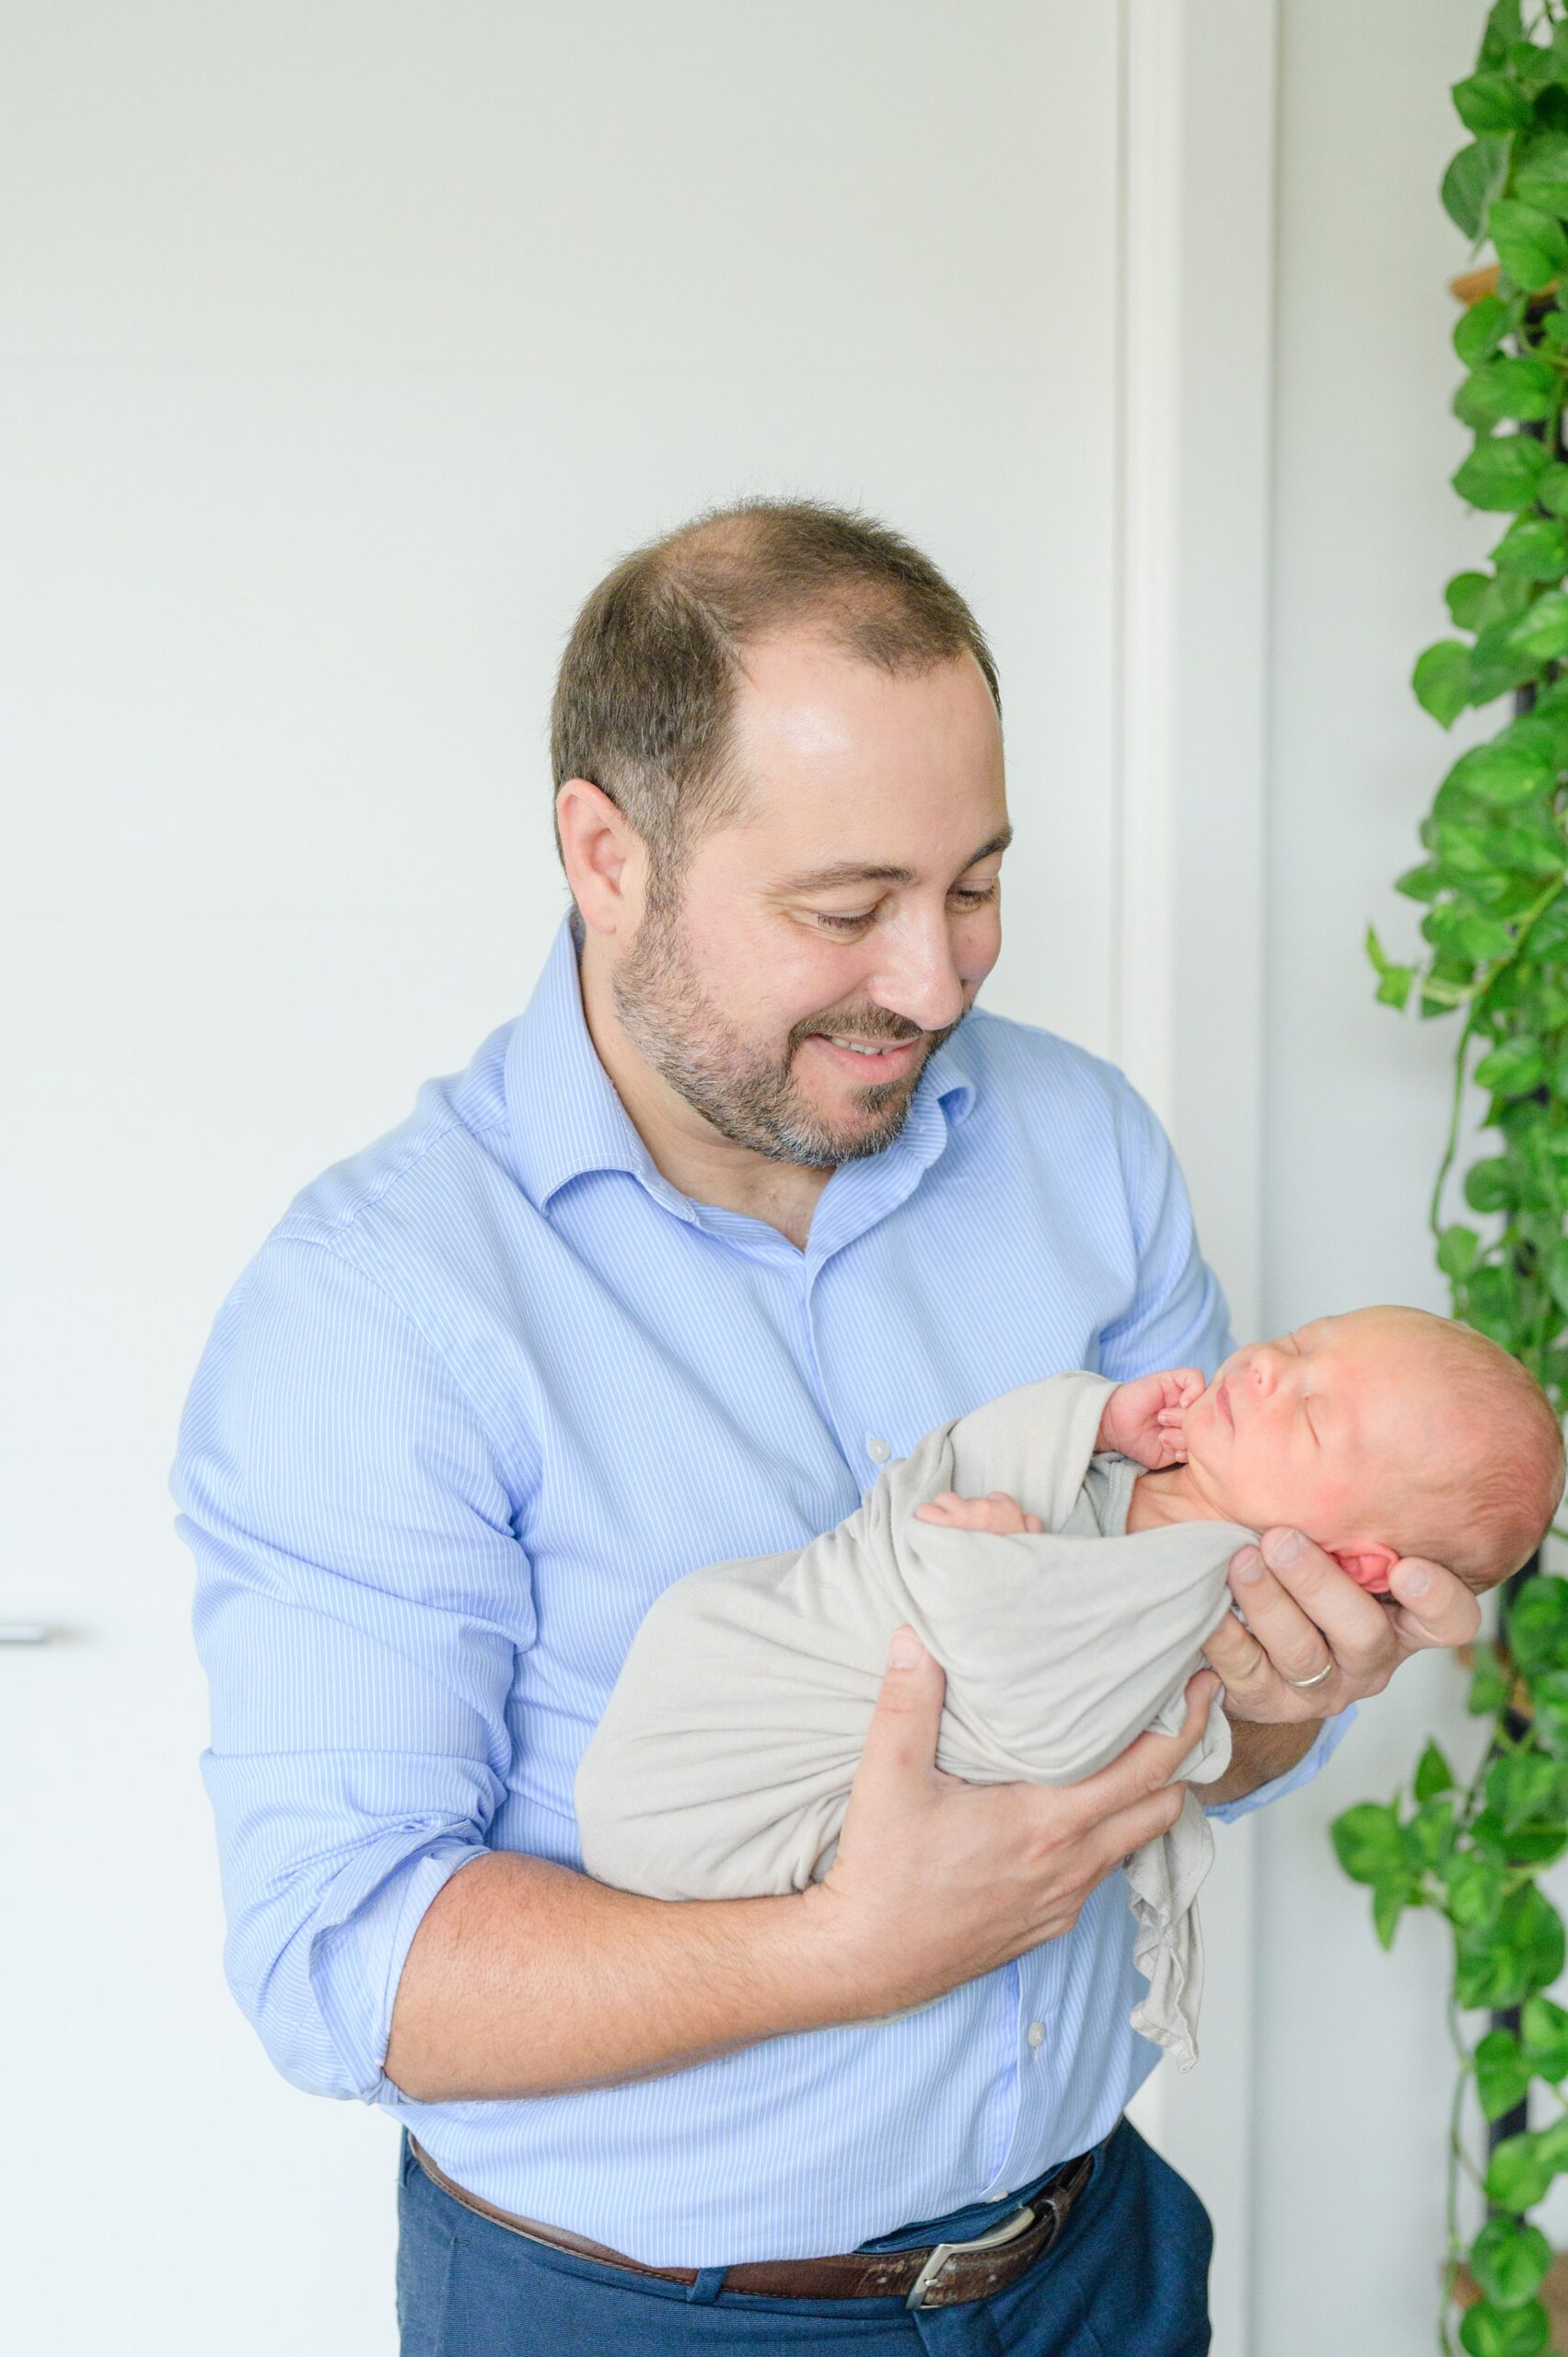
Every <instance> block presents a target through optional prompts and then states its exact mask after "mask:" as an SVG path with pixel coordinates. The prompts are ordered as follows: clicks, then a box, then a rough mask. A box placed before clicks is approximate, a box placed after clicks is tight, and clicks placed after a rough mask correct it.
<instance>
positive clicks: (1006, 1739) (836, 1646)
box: [576, 1308, 1563, 2067]
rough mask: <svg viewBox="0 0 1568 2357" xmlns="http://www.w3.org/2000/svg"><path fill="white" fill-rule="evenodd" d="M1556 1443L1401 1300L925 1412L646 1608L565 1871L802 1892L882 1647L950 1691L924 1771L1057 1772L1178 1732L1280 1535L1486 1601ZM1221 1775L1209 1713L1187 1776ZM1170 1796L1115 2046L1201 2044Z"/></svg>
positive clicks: (1547, 1479) (1134, 1888)
mask: <svg viewBox="0 0 1568 2357" xmlns="http://www.w3.org/2000/svg"><path fill="white" fill-rule="evenodd" d="M1562 1466H1563V1459H1562V1434H1561V1432H1560V1430H1559V1427H1558V1424H1557V1421H1556V1418H1555V1417H1554V1415H1553V1413H1552V1411H1551V1407H1550V1406H1549V1404H1548V1402H1547V1400H1546V1399H1545V1397H1544V1395H1543V1394H1542V1393H1541V1391H1540V1390H1539V1387H1538V1386H1537V1385H1536V1384H1535V1383H1534V1382H1533V1381H1532V1380H1531V1379H1530V1377H1529V1376H1527V1375H1526V1374H1525V1373H1524V1371H1523V1369H1522V1368H1520V1367H1519V1365H1518V1364H1516V1361H1515V1360H1513V1359H1511V1358H1510V1357H1509V1356H1508V1355H1507V1353H1505V1352H1504V1351H1502V1350H1500V1349H1499V1348H1498V1347H1497V1346H1496V1345H1495V1344H1494V1343H1492V1342H1489V1341H1484V1340H1483V1339H1482V1338H1481V1336H1480V1335H1478V1334H1475V1333H1473V1332H1472V1331H1471V1330H1470V1329H1469V1328H1468V1327H1463V1326H1458V1325H1455V1324H1452V1323H1450V1322H1449V1321H1448V1320H1446V1319H1444V1318H1434V1317H1430V1316H1428V1315H1427V1314H1426V1313H1424V1312H1423V1311H1420V1310H1412V1309H1400V1308H1385V1309H1365V1310H1355V1311H1352V1312H1350V1313H1349V1314H1347V1315H1345V1316H1342V1317H1335V1318H1318V1319H1316V1320H1314V1321H1313V1322H1312V1323H1311V1324H1310V1325H1307V1326H1304V1327H1302V1328H1300V1329H1297V1331H1296V1332H1295V1333H1293V1334H1288V1335H1286V1336H1284V1337H1283V1340H1281V1341H1275V1342H1258V1343H1253V1344H1251V1345H1249V1347H1248V1348H1246V1349H1243V1350H1240V1351H1237V1353H1235V1354H1234V1355H1233V1356H1232V1357H1231V1358H1229V1359H1227V1360H1226V1362H1225V1365H1224V1366H1223V1367H1222V1368H1221V1369H1220V1371H1219V1374H1218V1375H1217V1376H1215V1377H1214V1381H1213V1382H1212V1383H1209V1384H1205V1383H1204V1381H1203V1378H1202V1375H1201V1374H1200V1373H1198V1372H1197V1370H1195V1369H1193V1368H1190V1367H1189V1368H1179V1369H1176V1370H1174V1371H1171V1372H1167V1373H1164V1374H1158V1375H1150V1376H1144V1377H1142V1378H1140V1379H1139V1380H1138V1381H1136V1382H1133V1383H1124V1384H1114V1383H1110V1382H1108V1381H1107V1380H1106V1379H1105V1378H1104V1377H1103V1376H1096V1375H1089V1374H1071V1375H1062V1376H1052V1377H1051V1378H1049V1379H1048V1380H1046V1381H1044V1382H1040V1383H1033V1384H1028V1385H1026V1386H1025V1387H1023V1388H1022V1389H1020V1390H1016V1391H1010V1392H1007V1393H1005V1395H1004V1396H1003V1397H1002V1398H1001V1399H993V1400H992V1401H991V1402H989V1404H988V1405H986V1406H985V1407H982V1408H977V1409H976V1410H974V1411H973V1412H972V1413H970V1414H969V1415H967V1416H960V1417H959V1418H958V1420H957V1421H956V1422H953V1423H950V1424H945V1425H942V1426H941V1427H939V1429H938V1430H937V1431H935V1432H934V1433H931V1434H927V1436H926V1437H925V1439H923V1441H921V1442H919V1443H918V1444H917V1445H916V1446H915V1447H914V1448H913V1449H912V1451H911V1453H910V1455H909V1456H908V1457H904V1458H902V1459H900V1460H899V1461H898V1462H896V1463H894V1464H891V1465H889V1466H888V1467H887V1468H886V1469H885V1470H884V1471H883V1473H882V1475H881V1477H880V1478H879V1480H877V1482H876V1484H875V1485H874V1487H873V1488H872V1489H871V1490H869V1491H868V1492H866V1495H865V1500H864V1501H863V1503H862V1504H861V1505H860V1506H859V1507H858V1508H857V1510H856V1511H855V1513H854V1514H853V1515H850V1516H849V1517H848V1518H847V1520H845V1521H844V1522H842V1523H841V1524H840V1525H839V1526H838V1527H837V1528H836V1529H834V1530H830V1531H828V1532H826V1533H825V1534H824V1536H823V1537H822V1538H818V1539H815V1540H813V1541H812V1543H811V1544H810V1545H809V1546H807V1547H805V1548H803V1549H801V1550H798V1551H797V1552H795V1553H787V1554H781V1555H765V1556H756V1557H752V1558H749V1559H748V1560H746V1561H743V1562H730V1563H720V1564H715V1565H713V1566H710V1567H709V1568H708V1569H706V1570H703V1571H699V1572H694V1573H691V1574H690V1575H689V1576H688V1577H687V1578H685V1579H682V1580H679V1581H677V1582H676V1584H675V1585H673V1586H672V1587H670V1588H668V1590H667V1591H666V1593H665V1594H664V1595H663V1596H661V1597H660V1598H659V1600H658V1602H657V1603H656V1605H655V1606H654V1607H653V1608H652V1610H651V1611H650V1612H649V1614H648V1616H647V1618H646V1620H645V1621H644V1623H643V1625H642V1627H641V1628H640V1630H639V1631H638V1632H637V1635H636V1637H635V1639H634V1640H633V1644H632V1647H631V1650H630V1652H629V1653H628V1655H627V1658H626V1662H625V1665H624V1666H623V1668H622V1670H621V1677H620V1678H619V1680H618V1681H617V1684H616V1687H615V1690H614V1692H613V1693H612V1695H611V1696H610V1703H609V1706H608V1708H607V1709H606V1712H605V1714H604V1717H603V1719H602V1720H601V1721H600V1724H599V1726H598V1730H597V1732H596V1733H595V1735H594V1736H593V1739H592V1740H591V1742H590V1743H589V1745H588V1747H587V1751H586V1752H585V1753H584V1756H583V1759H582V1762H581V1765H580V1767H579V1770H578V1773H577V1782H576V1806H577V1817H578V1824H579V1829H580V1831H581V1836H582V1848H583V1858H584V1863H585V1864H586V1865H587V1870H588V1872H589V1873H590V1874H592V1875H597V1876H598V1878H599V1879H600V1880H601V1881H604V1882H609V1883H613V1884H616V1885H618V1886H620V1887H622V1888H624V1889H629V1890H637V1891H642V1892H645V1893H647V1894H648V1895H650V1896H652V1897H656V1898H739V1897H744V1896H747V1895H749V1894H756V1893H761V1892H767V1891H787V1890H801V1889H804V1888H805V1887H806V1886H807V1883H808V1882H810V1881H811V1880H812V1879H813V1878H815V1877H819V1876H820V1875H823V1874H825V1873H826V1872H827V1870H828V1868H829V1866H830V1864H831V1862H832V1858H833V1854H834V1851H835V1849H836V1846H837V1841H838V1835H839V1829H840V1827H841V1825H842V1821H843V1814H844V1808H845V1805H846V1803H847V1801H848V1798H849V1790H850V1785H851V1782H852V1781H853V1779H854V1771H855V1768H856V1765H857V1763H858V1761H859V1758H860V1753H861V1749H862V1747H863V1744H864V1741H865V1730H866V1725H867V1723H868V1722H869V1719H870V1717H871V1713H872V1711H873V1709H874V1708H875V1705H876V1701H877V1692H878V1689H879V1687H880V1683H881V1678H882V1674H883V1669H884V1666H885V1665H886V1661H887V1656H888V1647H889V1641H890V1639H891V1636H892V1632H893V1631H894V1630H895V1629H896V1628H897V1627H898V1626H899V1625H900V1623H901V1622H908V1623H909V1624H910V1625H911V1626H912V1627H913V1629H914V1630H915V1631H916V1633H917V1634H918V1635H919V1637H920V1638H921V1640H922V1642H923V1643H924V1644H925V1645H926V1646H927V1648H928V1649H929V1650H930V1651H931V1652H932V1653H933V1654H934V1655H935V1656H936V1658H937V1660H938V1661H940V1662H941V1664H942V1665H943V1667H944V1668H945V1670H946V1672H947V1694H946V1701H945V1704H944V1708H943V1714H942V1724H941V1734H940V1738H939V1742H938V1748H937V1764H938V1765H939V1766H940V1767H942V1768H944V1769H946V1770H947V1771H949V1772H950V1773H952V1774H954V1775H957V1776H961V1777H964V1778H967V1779H968V1780H969V1781H970V1782H977V1783H998V1782H1012V1781H1028V1782H1034V1783H1039V1784H1062V1783H1069V1782H1076V1781H1077V1780H1078V1779H1079V1778H1081V1777H1084V1776H1089V1775H1093V1774H1094V1773H1095V1772H1096V1771H1098V1770H1099V1769H1101V1768H1103V1767H1105V1766H1106V1765H1107V1764H1108V1762H1109V1761H1110V1760H1111V1759H1114V1758H1115V1757H1116V1756H1117V1754H1118V1753H1120V1752H1121V1751H1122V1750H1124V1749H1125V1748H1126V1747H1127V1745H1128V1744H1129V1743H1131V1742H1132V1740H1133V1739H1134V1737H1135V1736H1138V1735H1139V1734H1140V1733H1141V1732H1142V1731H1143V1730H1144V1729H1145V1728H1148V1727H1155V1728H1158V1729H1160V1730H1161V1731H1162V1732H1164V1733H1167V1734H1176V1733H1178V1732H1179V1729H1180V1727H1181V1724H1182V1721H1183V1693H1184V1689H1185V1686H1186V1683H1187V1680H1188V1679H1189V1678H1190V1677H1191V1674H1192V1672H1193V1671H1194V1670H1195V1669H1196V1668H1197V1667H1198V1666H1200V1662H1201V1659H1202V1648H1203V1644H1204V1642H1205V1640H1206V1639H1207V1637H1208V1636H1209V1634H1210V1633H1211V1631H1213V1630H1214V1628H1215V1627H1216V1625H1217V1624H1218V1622H1219V1621H1220V1620H1221V1618H1222V1617H1223V1615H1224V1613H1225V1611H1226V1610H1227V1609H1228V1608H1229V1593H1228V1589H1227V1585H1226V1578H1225V1574H1226V1570H1227V1567H1228V1565H1229V1562H1230V1559H1231V1557H1232V1556H1233V1555H1234V1554H1235V1552H1236V1550H1237V1548H1238V1547H1242V1546H1245V1545H1246V1544H1247V1543H1248V1542H1249V1540H1250V1539H1252V1538H1255V1537H1256V1535H1257V1534H1258V1533H1259V1532H1260V1531H1261V1530H1264V1529H1266V1528H1268V1527H1271V1526H1272V1525H1277V1524H1289V1525H1292V1526H1294V1527H1295V1528H1297V1529H1300V1530H1303V1531H1305V1532H1307V1535H1308V1536H1309V1537H1311V1538H1315V1539H1316V1540H1317V1541H1318V1544H1319V1545H1320V1546H1322V1547H1324V1548H1326V1549H1327V1550H1329V1551H1330V1553H1331V1554H1332V1555H1334V1556H1335V1557H1336V1558H1337V1560H1338V1561H1339V1562H1340V1563H1341V1564H1342V1566H1343V1568H1344V1569H1345V1570H1346V1571H1347V1572H1348V1573H1350V1575H1351V1576H1352V1578H1353V1579H1355V1580H1357V1581H1358V1582H1359V1583H1360V1584H1361V1585H1363V1586H1365V1587H1367V1588H1370V1589H1373V1590H1376V1589H1380V1588H1382V1587H1383V1586H1384V1585H1386V1578H1387V1573H1388V1569H1389V1566H1390V1565H1391V1564H1393V1563H1394V1562H1396V1561H1397V1560H1398V1559H1399V1558H1400V1556H1401V1555H1423V1556H1426V1557H1429V1558H1432V1559H1434V1560H1435V1561H1437V1562H1443V1563H1446V1564H1447V1565H1448V1566H1449V1567H1450V1568H1451V1569H1452V1570H1453V1571H1455V1572H1456V1573H1458V1575H1459V1576H1460V1577H1461V1578H1462V1579H1464V1580H1466V1581H1467V1582H1469V1585H1472V1586H1473V1587H1476V1588H1478V1589H1480V1588H1484V1587H1489V1586H1491V1585H1493V1584H1494V1583H1495V1582H1496V1581H1498V1580H1501V1579H1504V1578H1505V1577H1506V1576H1507V1575H1508V1573H1511V1572H1513V1571H1515V1570H1516V1569H1517V1568H1518V1566H1519V1564H1520V1563H1522V1562H1524V1561H1525V1560H1526V1558H1527V1556H1528V1555H1529V1554H1530V1553H1531V1551H1532V1550H1533V1549H1534V1548H1535V1547H1536V1545H1537V1544H1538V1543H1539V1539H1540V1538H1541V1536H1542V1533H1543V1532H1544V1530H1545V1528H1546V1527H1547V1526H1548V1524H1549V1523H1550V1522H1551V1516H1552V1514H1553V1512H1554V1510H1555V1508H1556V1504H1557V1501H1558V1497H1559V1494H1560V1492H1561V1490H1562ZM1229 1759H1230V1730H1229V1723H1228V1721H1227V1720H1226V1719H1225V1715H1224V1713H1223V1712H1222V1711H1221V1710H1220V1708H1219V1707H1218V1702H1217V1701H1216V1702H1215V1704H1214V1707H1213V1708H1212V1709H1211V1712H1210V1715H1209V1720H1208V1724H1207V1726H1206V1728H1205V1730H1204V1733H1203V1735H1202V1738H1201V1740H1200V1742H1199V1743H1198V1745H1197V1746H1196V1747H1195V1749H1194V1750H1193V1751H1192V1752H1191V1754H1190V1755H1189V1757H1188V1758H1187V1759H1185V1760H1184V1761H1183V1762H1182V1765H1181V1767H1180V1769H1179V1771H1178V1775H1179V1777H1180V1778H1182V1779H1185V1780H1188V1781H1190V1782H1194V1783H1203V1782H1213V1781H1214V1779H1215V1778H1216V1777H1218V1776H1220V1775H1221V1774H1223V1772H1224V1771H1225V1767H1226V1765H1227V1764H1228V1761H1229ZM1212 1854H1213V1838H1212V1835H1211V1833H1210V1829H1209V1825H1208V1821H1207V1819H1206V1818H1205V1817H1204V1816H1203V1813H1202V1808H1201V1807H1200V1806H1199V1805H1198V1803H1197V1801H1196V1799H1195V1797H1194V1795H1193V1794H1192V1793H1191V1791H1190V1792H1189V1793H1188V1794H1187V1795H1186V1800H1185V1803H1184V1805H1183V1809H1182V1813H1181V1815H1180V1817H1179V1818H1178V1819H1177V1821H1176V1823H1175V1825H1174V1826H1173V1827H1172V1828H1171V1829H1170V1831H1169V1832H1168V1833H1167V1834H1165V1835H1163V1836H1161V1837H1160V1838H1159V1839H1158V1840H1154V1841H1150V1842H1147V1843H1145V1844H1144V1847H1143V1848H1142V1849H1141V1850H1139V1851H1137V1852H1134V1854H1133V1856H1132V1858H1130V1859H1129V1860H1128V1861H1127V1864H1126V1867H1125V1872H1126V1875H1127V1879H1128V1883H1129V1886H1130V1895H1131V1904H1132V1910H1133V1913H1134V1916H1135V1917H1136V1919H1137V1931H1136V1934H1135V1944H1134V1960H1135V1962H1136V1963H1137V1966H1138V1968H1139V1969H1140V1971H1142V1972H1143V1973H1144V1975H1145V1976H1146V1978H1147V1979H1148V1981H1149V1990H1148V1994H1147V1996H1146V1997H1145V1998H1144V2001H1143V2003H1141V2004H1140V2005H1139V2007H1138V2008H1137V2010H1136V2011H1135V2012H1134V2014H1133V2016H1132V2020H1133V2025H1134V2026H1135V2027H1136V2028H1138V2029H1140V2030H1142V2031H1143V2032H1144V2035H1145V2036H1147V2037H1150V2038H1154V2039H1156V2041H1157V2042H1158V2043H1159V2044H1160V2045H1162V2046H1165V2047H1167V2048H1168V2049H1171V2051H1172V2052H1174V2054H1175V2055H1176V2057H1177V2059H1178V2061H1179V2062H1180V2063H1181V2064H1182V2065H1183V2067H1185V2066H1187V2065H1189V2064H1190V2063H1191V2061H1192V2060H1193V2059H1194V2056H1195V2053H1196V2046H1195V2030H1196V2024H1197V2015H1198V2006H1199V1999H1200V1995H1201V1990H1202V1945H1201V1941H1200V1939H1199V1934H1198V1926H1197V1919H1196V1915H1195V1912H1194V1909H1193V1899H1194V1897H1195V1894H1196V1892H1197V1888H1198V1886H1199V1884H1200V1883H1201V1882H1202V1878H1203V1875H1204V1874H1205V1873H1206V1872H1207V1869H1208V1865H1209V1863H1210V1859H1211V1857H1212Z"/></svg>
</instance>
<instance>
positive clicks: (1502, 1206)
mask: <svg viewBox="0 0 1568 2357" xmlns="http://www.w3.org/2000/svg"><path fill="white" fill-rule="evenodd" d="M1465 1201H1466V1202H1467V1203H1469V1207H1470V1209H1471V1211H1472V1212H1502V1211H1506V1210H1507V1209H1508V1208H1509V1206H1510V1205H1511V1203H1512V1202H1513V1201H1514V1177H1513V1173H1512V1171H1511V1170H1510V1169H1509V1167H1508V1164H1507V1161H1506V1159H1505V1157H1504V1155H1500V1154H1496V1155H1487V1156H1486V1158H1485V1159H1484V1161H1481V1162H1472V1163H1471V1165H1470V1167H1469V1170H1467V1171H1466V1173H1465ZM1480 1651H1481V1649H1480V1647H1479V1646H1478V1647H1477V1648H1476V1652H1477V1656H1478V1658H1479V1656H1480Z"/></svg>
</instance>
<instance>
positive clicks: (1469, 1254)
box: [1415, 1226, 1481, 1801]
mask: <svg viewBox="0 0 1568 2357" xmlns="http://www.w3.org/2000/svg"><path fill="white" fill-rule="evenodd" d="M1480 1249H1481V1238H1480V1237H1479V1236H1478V1235H1477V1234H1476V1232H1475V1230H1474V1228H1473V1227H1462V1226H1456V1227H1446V1228H1445V1229H1444V1230H1443V1233H1442V1235H1441V1236H1440V1237H1438V1239H1437V1265H1438V1267H1439V1268H1440V1269H1441V1270H1442V1271H1443V1274H1444V1275H1445V1276H1446V1277H1452V1278H1453V1279H1454V1280H1455V1281H1456V1282H1457V1283H1463V1281H1464V1279H1465V1278H1466V1277H1468V1276H1469V1272H1470V1271H1471V1270H1472V1269H1473V1268H1474V1266H1475V1256H1476V1254H1477V1253H1478V1252H1479V1251H1480ZM1434 1751H1435V1752H1437V1757H1438V1759H1440V1760H1443V1754H1442V1753H1441V1752H1440V1751H1437V1746H1436V1745H1435V1744H1434V1743H1429V1744H1428V1745H1427V1747H1426V1750H1425V1751H1423V1753H1422V1756H1421V1766H1420V1768H1418V1769H1417V1770H1416V1771H1415V1796H1416V1798H1417V1800H1418V1801H1419V1800H1424V1799H1425V1798H1426V1795H1425V1794H1424V1793H1423V1791H1422V1788H1421V1779H1422V1775H1423V1771H1424V1770H1425V1768H1426V1761H1427V1756H1428V1754H1429V1753H1431V1752H1434ZM1443 1765H1444V1768H1445V1770H1446V1768H1447V1762H1446V1760H1443ZM1448 1782H1449V1783H1452V1782H1453V1778H1452V1777H1449V1780H1448ZM1447 1789H1448V1785H1447V1784H1434V1785H1433V1787H1432V1790H1433V1791H1434V1792H1436V1793H1446V1791H1447Z"/></svg>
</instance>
